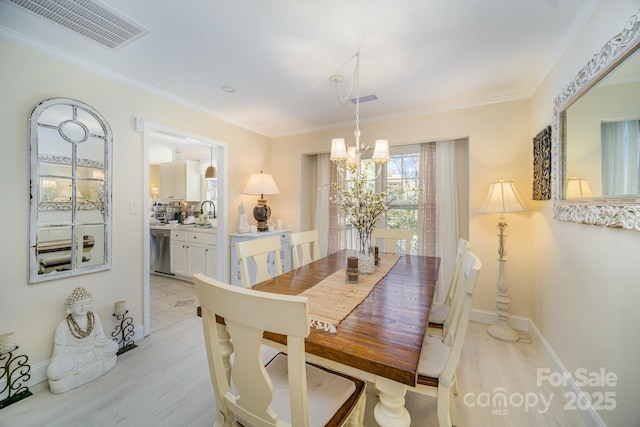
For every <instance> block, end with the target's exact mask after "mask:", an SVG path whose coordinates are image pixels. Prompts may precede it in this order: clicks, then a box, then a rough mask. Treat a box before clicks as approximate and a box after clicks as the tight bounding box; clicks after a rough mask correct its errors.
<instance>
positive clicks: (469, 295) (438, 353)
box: [411, 251, 482, 427]
mask: <svg viewBox="0 0 640 427" xmlns="http://www.w3.org/2000/svg"><path fill="white" fill-rule="evenodd" d="M481 268H482V263H481V262H480V259H479V258H478V257H477V256H476V255H475V254H474V253H473V252H470V251H467V253H466V254H465V255H464V261H463V264H462V268H461V271H460V275H459V276H458V282H459V283H458V284H457V285H460V288H459V289H460V292H456V294H455V295H454V299H453V301H452V304H451V310H452V311H453V318H452V321H451V324H450V325H449V327H448V328H447V331H446V333H445V335H444V336H443V337H439V336H432V335H429V334H425V337H424V341H423V343H422V350H421V352H420V361H419V363H418V381H417V385H416V386H415V387H413V388H412V389H411V390H412V391H414V392H416V393H420V394H424V395H428V396H432V397H436V398H437V399H438V402H437V405H436V406H437V412H438V425H439V427H450V426H451V425H458V422H457V414H456V409H455V408H456V406H455V401H454V385H455V382H456V368H457V366H458V362H459V361H460V354H461V353H462V347H463V344H464V338H465V335H466V333H467V328H468V326H469V317H470V315H471V304H472V302H473V293H474V290H475V287H476V283H477V281H478V274H479V272H480V269H481Z"/></svg>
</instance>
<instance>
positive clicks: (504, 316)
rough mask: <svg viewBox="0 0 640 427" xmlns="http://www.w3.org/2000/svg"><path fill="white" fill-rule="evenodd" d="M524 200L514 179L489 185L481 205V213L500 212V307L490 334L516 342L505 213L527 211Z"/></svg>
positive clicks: (498, 301)
mask: <svg viewBox="0 0 640 427" xmlns="http://www.w3.org/2000/svg"><path fill="white" fill-rule="evenodd" d="M526 211H527V208H526V207H525V204H524V202H523V201H522V199H521V198H520V195H519V194H518V192H517V191H516V188H515V186H514V185H513V181H499V182H494V183H493V184H491V186H490V187H489V194H487V198H486V199H485V200H484V202H483V203H482V206H481V207H480V213H483V214H492V213H498V214H500V221H499V222H498V263H499V264H498V267H499V269H498V283H497V286H498V297H497V298H496V306H497V308H498V322H497V323H495V324H494V325H492V326H491V327H489V330H488V331H487V332H488V333H489V335H491V336H492V337H493V338H496V339H498V340H501V341H507V342H516V341H518V338H519V335H518V333H517V332H516V331H515V330H513V329H512V328H511V327H510V326H509V303H510V302H511V301H510V300H509V296H508V293H507V289H508V288H507V283H506V281H505V278H504V267H505V264H506V262H507V257H506V254H507V252H506V250H505V247H504V243H505V237H506V234H505V228H507V223H506V221H505V217H504V214H505V213H508V212H526Z"/></svg>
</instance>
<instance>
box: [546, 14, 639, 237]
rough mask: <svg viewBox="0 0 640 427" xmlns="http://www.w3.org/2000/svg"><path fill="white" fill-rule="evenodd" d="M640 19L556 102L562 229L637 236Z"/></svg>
mask: <svg viewBox="0 0 640 427" xmlns="http://www.w3.org/2000/svg"><path fill="white" fill-rule="evenodd" d="M639 19H640V11H639V12H638V13H637V14H636V15H634V16H632V17H631V18H630V19H629V21H628V22H627V24H626V25H625V27H624V29H623V30H622V32H621V33H620V34H618V35H616V36H615V37H614V38H612V39H611V40H609V41H608V42H607V43H606V44H605V45H604V47H603V48H602V49H601V50H600V52H599V53H598V54H596V55H594V57H593V58H592V59H591V60H590V61H589V63H588V64H587V66H586V67H585V68H583V69H582V70H581V71H580V72H579V73H578V75H577V76H576V77H575V78H574V79H573V81H572V82H571V83H569V84H568V85H567V86H566V87H565V88H564V90H563V91H562V92H561V93H560V95H559V96H558V97H557V98H556V101H555V109H554V121H553V164H552V194H553V198H554V202H555V209H554V218H555V219H557V220H560V221H570V222H578V223H583V224H592V225H601V226H607V227H616V228H625V229H631V230H637V231H640V51H638V48H639V47H640V21H639Z"/></svg>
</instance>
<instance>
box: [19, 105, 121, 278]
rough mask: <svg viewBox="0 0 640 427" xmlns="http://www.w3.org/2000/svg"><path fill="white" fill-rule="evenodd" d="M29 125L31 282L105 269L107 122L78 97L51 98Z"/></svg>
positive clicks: (107, 257) (108, 208)
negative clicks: (77, 99)
mask: <svg viewBox="0 0 640 427" xmlns="http://www.w3.org/2000/svg"><path fill="white" fill-rule="evenodd" d="M29 126H30V128H29V134H30V135H29V136H30V139H31V202H30V214H31V222H30V230H29V248H30V250H29V252H30V254H29V282H30V283H38V282H43V281H47V280H53V279H59V278H62V277H69V276H75V275H79V274H85V273H93V272H96V271H101V270H106V269H109V268H111V255H110V253H111V144H112V134H111V128H110V127H109V124H108V123H107V121H106V120H105V119H104V117H102V115H101V114H100V113H98V112H97V111H96V110H94V109H93V108H91V107H90V106H88V105H86V104H84V103H82V102H79V101H76V100H73V99H65V98H54V99H48V100H46V101H43V102H41V103H40V104H38V105H37V106H36V107H35V108H34V110H33V111H32V112H31V116H30V119H29Z"/></svg>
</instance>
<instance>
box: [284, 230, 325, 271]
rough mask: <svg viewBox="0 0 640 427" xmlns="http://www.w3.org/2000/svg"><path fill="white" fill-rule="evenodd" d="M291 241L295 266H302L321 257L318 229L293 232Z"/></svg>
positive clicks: (292, 258)
mask: <svg viewBox="0 0 640 427" xmlns="http://www.w3.org/2000/svg"><path fill="white" fill-rule="evenodd" d="M289 241H290V242H291V260H292V262H293V268H298V267H302V266H303V265H307V264H309V263H311V262H313V261H317V260H319V259H320V246H319V244H318V242H319V241H320V237H319V236H318V230H310V231H301V232H299V233H292V234H291V236H290V237H289Z"/></svg>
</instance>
